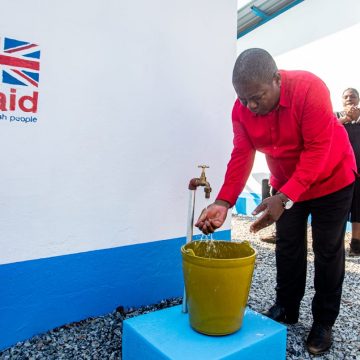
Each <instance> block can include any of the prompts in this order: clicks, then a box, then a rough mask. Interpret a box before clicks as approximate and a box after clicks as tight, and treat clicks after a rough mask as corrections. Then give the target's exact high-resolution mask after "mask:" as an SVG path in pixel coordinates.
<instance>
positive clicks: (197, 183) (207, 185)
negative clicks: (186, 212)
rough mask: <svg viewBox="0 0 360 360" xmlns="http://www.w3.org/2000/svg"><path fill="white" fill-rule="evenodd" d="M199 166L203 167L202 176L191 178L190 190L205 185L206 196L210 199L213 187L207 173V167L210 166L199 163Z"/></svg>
mask: <svg viewBox="0 0 360 360" xmlns="http://www.w3.org/2000/svg"><path fill="white" fill-rule="evenodd" d="M198 168H202V170H201V175H200V178H194V179H191V180H190V183H189V190H196V188H197V187H198V186H204V192H205V198H206V199H209V198H210V193H211V187H210V183H209V182H208V181H207V179H206V175H205V169H208V168H209V166H207V165H199V166H198Z"/></svg>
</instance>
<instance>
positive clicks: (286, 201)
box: [277, 192, 294, 210]
mask: <svg viewBox="0 0 360 360" xmlns="http://www.w3.org/2000/svg"><path fill="white" fill-rule="evenodd" d="M277 195H279V196H280V199H281V201H282V204H283V207H284V209H285V210H289V209H291V208H292V206H293V205H294V202H293V201H292V200H290V199H289V198H288V197H287V196H286V195H285V194H283V193H281V192H278V193H277Z"/></svg>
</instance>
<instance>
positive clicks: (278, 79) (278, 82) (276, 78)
mask: <svg viewBox="0 0 360 360" xmlns="http://www.w3.org/2000/svg"><path fill="white" fill-rule="evenodd" d="M274 81H275V84H276V85H277V86H279V87H280V85H281V74H280V73H279V71H276V73H275V74H274Z"/></svg>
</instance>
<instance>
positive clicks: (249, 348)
mask: <svg viewBox="0 0 360 360" xmlns="http://www.w3.org/2000/svg"><path fill="white" fill-rule="evenodd" d="M122 358H123V360H160V359H171V360H192V359H193V360H220V359H221V360H223V359H224V360H225V359H226V360H235V359H241V360H264V359H266V360H278V359H285V358H286V326H284V325H282V324H279V323H277V322H275V321H273V320H271V319H269V318H267V317H265V316H262V315H261V314H258V313H256V312H254V311H252V310H250V309H246V311H245V315H244V320H243V326H242V327H241V329H240V330H239V331H237V332H236V333H234V334H231V335H227V336H219V337H215V336H207V335H203V334H200V333H198V332H196V331H194V330H193V329H192V328H191V327H190V323H189V316H188V314H183V313H182V312H181V306H174V307H171V308H167V309H163V310H159V311H155V312H151V313H148V314H144V315H140V316H137V317H134V318H131V319H127V320H125V321H124V324H123V338H122Z"/></svg>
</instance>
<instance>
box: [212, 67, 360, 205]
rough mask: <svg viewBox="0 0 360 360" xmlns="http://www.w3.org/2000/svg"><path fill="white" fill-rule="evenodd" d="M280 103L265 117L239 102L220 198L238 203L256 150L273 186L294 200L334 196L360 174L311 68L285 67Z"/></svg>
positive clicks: (345, 136) (323, 90)
mask: <svg viewBox="0 0 360 360" xmlns="http://www.w3.org/2000/svg"><path fill="white" fill-rule="evenodd" d="M280 74H281V90H280V100H279V105H278V106H277V107H276V109H274V110H273V111H271V112H270V113H268V114H266V115H257V114H254V113H252V112H251V111H250V110H249V109H248V108H247V107H246V106H244V105H242V104H241V103H240V101H239V100H236V101H235V104H234V107H233V112H232V122H233V131H234V149H233V151H232V154H231V159H230V161H229V163H228V167H227V171H226V174H225V181H224V184H223V186H222V188H221V190H220V192H219V194H218V196H217V199H221V200H226V201H227V202H229V203H230V205H234V204H235V202H236V200H237V198H238V196H239V194H240V193H241V191H242V190H243V188H244V186H245V183H246V181H247V179H248V177H249V175H250V172H251V169H252V166H253V162H254V157H255V151H256V150H258V151H260V152H262V153H264V154H265V155H266V161H267V164H268V166H269V169H270V173H271V176H270V184H271V185H272V186H273V187H274V188H275V189H276V190H279V191H281V192H283V193H284V194H285V195H287V196H288V197H289V198H290V199H291V200H293V201H303V200H309V199H313V198H317V197H320V196H324V195H327V194H330V193H332V192H334V191H337V190H340V189H342V188H343V187H345V186H347V185H349V184H351V183H352V182H353V181H354V179H355V175H354V172H356V164H355V157H354V153H353V150H352V148H351V145H350V142H349V139H348V135H347V133H346V130H345V129H344V126H342V125H341V124H340V123H339V122H338V120H337V119H336V117H335V115H334V113H333V109H332V105H331V100H330V94H329V90H328V89H327V87H326V85H325V84H324V83H323V81H322V80H321V79H319V78H318V77H317V76H315V75H314V74H311V73H309V72H306V71H284V70H282V71H280Z"/></svg>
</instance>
